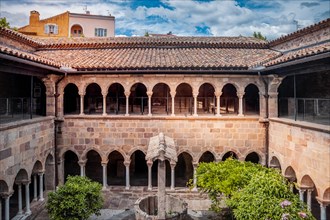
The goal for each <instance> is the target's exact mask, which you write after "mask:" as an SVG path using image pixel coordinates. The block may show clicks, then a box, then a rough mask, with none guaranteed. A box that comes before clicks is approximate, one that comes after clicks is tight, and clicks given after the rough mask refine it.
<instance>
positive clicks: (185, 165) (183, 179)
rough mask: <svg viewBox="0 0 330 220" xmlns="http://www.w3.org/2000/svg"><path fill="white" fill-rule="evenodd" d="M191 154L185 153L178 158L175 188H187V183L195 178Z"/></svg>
mask: <svg viewBox="0 0 330 220" xmlns="http://www.w3.org/2000/svg"><path fill="white" fill-rule="evenodd" d="M192 161H193V160H192V157H191V155H190V154H188V153H186V152H183V153H181V154H179V156H178V162H177V163H176V166H175V186H177V187H186V186H187V182H188V181H189V180H190V179H192V178H193V174H194V168H193V164H192Z"/></svg>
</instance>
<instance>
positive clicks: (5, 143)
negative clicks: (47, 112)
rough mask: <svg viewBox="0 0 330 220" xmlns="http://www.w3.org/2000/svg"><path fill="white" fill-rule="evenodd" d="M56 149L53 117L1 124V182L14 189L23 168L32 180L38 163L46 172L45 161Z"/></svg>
mask: <svg viewBox="0 0 330 220" xmlns="http://www.w3.org/2000/svg"><path fill="white" fill-rule="evenodd" d="M53 147H54V121H53V118H52V117H45V118H39V119H33V120H26V121H19V122H13V123H8V124H4V125H0V167H1V169H0V180H4V181H5V182H6V183H7V185H8V187H9V188H11V187H12V186H13V183H14V180H15V177H16V175H17V173H18V172H19V170H20V169H25V170H26V171H27V174H28V176H29V177H30V175H31V173H32V169H33V166H34V164H35V163H36V161H37V160H39V161H40V162H41V163H42V165H43V169H45V160H46V158H47V155H48V154H49V153H51V154H52V151H53Z"/></svg>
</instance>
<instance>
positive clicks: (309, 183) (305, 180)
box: [300, 175, 315, 188]
mask: <svg viewBox="0 0 330 220" xmlns="http://www.w3.org/2000/svg"><path fill="white" fill-rule="evenodd" d="M300 186H301V187H304V188H314V187H315V184H314V181H313V180H312V178H311V177H310V176H309V175H304V176H303V177H302V178H301V181H300Z"/></svg>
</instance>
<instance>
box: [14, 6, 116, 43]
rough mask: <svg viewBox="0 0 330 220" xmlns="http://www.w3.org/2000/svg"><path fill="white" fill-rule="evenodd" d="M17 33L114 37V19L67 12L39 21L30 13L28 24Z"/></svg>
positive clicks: (38, 17) (38, 15) (47, 35)
mask: <svg viewBox="0 0 330 220" xmlns="http://www.w3.org/2000/svg"><path fill="white" fill-rule="evenodd" d="M18 31H19V32H21V33H23V34H26V35H35V36H41V37H114V35H115V18H114V17H113V16H102V15H91V14H90V13H89V12H88V11H87V12H86V14H76V13H70V12H69V11H67V12H64V13H62V14H59V15H55V16H53V17H50V18H46V19H42V20H40V14H39V12H37V11H31V12H30V21H29V24H28V25H26V26H24V27H21V28H19V29H18Z"/></svg>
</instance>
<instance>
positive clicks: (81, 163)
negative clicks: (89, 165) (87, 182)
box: [78, 161, 86, 176]
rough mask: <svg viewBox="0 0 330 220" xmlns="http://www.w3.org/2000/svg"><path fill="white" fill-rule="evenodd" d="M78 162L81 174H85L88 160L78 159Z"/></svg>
mask: <svg viewBox="0 0 330 220" xmlns="http://www.w3.org/2000/svg"><path fill="white" fill-rule="evenodd" d="M78 164H79V166H80V176H85V165H86V161H78Z"/></svg>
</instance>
